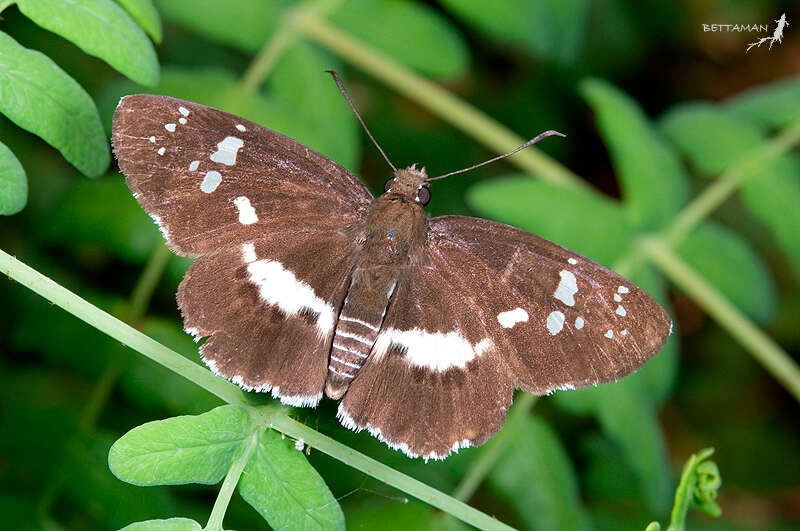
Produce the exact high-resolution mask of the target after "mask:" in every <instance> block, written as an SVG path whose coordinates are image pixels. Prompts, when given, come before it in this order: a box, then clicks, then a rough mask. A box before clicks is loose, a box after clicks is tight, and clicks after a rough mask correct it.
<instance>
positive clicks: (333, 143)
mask: <svg viewBox="0 0 800 531" xmlns="http://www.w3.org/2000/svg"><path fill="white" fill-rule="evenodd" d="M337 66H339V63H338V61H336V59H334V58H333V57H331V56H330V55H329V54H327V53H324V52H323V51H321V50H320V49H319V48H316V47H314V46H312V45H311V44H309V43H307V42H304V41H300V42H297V43H296V44H295V45H294V46H292V47H291V48H289V49H288V50H286V51H285V52H284V54H283V56H281V59H280V61H279V62H278V64H276V65H275V69H274V70H273V72H272V74H270V76H269V79H268V80H267V88H268V89H269V95H270V97H273V96H274V97H275V98H276V99H277V100H278V101H280V102H282V103H285V104H287V105H288V106H291V108H292V109H293V110H294V113H293V114H294V115H295V116H298V117H302V120H303V122H304V123H307V124H308V129H309V130H313V131H315V132H316V133H318V134H320V135H323V136H324V146H322V147H323V148H324V149H325V151H326V154H327V156H329V157H330V158H332V159H333V160H335V161H338V162H339V163H340V164H343V165H344V166H345V167H347V168H349V169H351V170H356V169H357V167H358V161H359V153H360V151H361V146H360V138H361V137H360V131H361V130H360V127H359V126H358V123H357V122H356V119H355V117H354V116H353V113H352V112H351V111H350V108H349V107H348V106H347V102H346V101H345V100H344V98H342V95H341V94H340V93H339V91H338V90H337V89H336V85H335V84H334V83H333V79H331V77H330V75H328V74H327V73H326V72H325V70H326V69H330V68H333V69H336V68H337ZM305 136H308V135H307V134H306V135H305Z"/></svg>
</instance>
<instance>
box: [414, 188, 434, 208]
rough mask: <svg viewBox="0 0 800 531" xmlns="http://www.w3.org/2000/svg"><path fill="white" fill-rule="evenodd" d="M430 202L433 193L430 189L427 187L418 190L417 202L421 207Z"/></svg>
mask: <svg viewBox="0 0 800 531" xmlns="http://www.w3.org/2000/svg"><path fill="white" fill-rule="evenodd" d="M430 200H431V191H430V189H428V187H427V186H423V187H421V188H420V189H419V190H417V202H418V203H419V204H420V205H422V206H425V205H427V204H428V201H430Z"/></svg>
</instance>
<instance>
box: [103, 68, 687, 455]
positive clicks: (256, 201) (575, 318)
mask: <svg viewBox="0 0 800 531" xmlns="http://www.w3.org/2000/svg"><path fill="white" fill-rule="evenodd" d="M337 82H338V79H337ZM340 88H341V84H340ZM342 90H343V89H342ZM345 95H346V93H345ZM348 103H349V98H348ZM351 106H352V104H351ZM354 110H355V109H354ZM356 115H358V113H356ZM359 120H360V117H359ZM362 123H363V122H362ZM367 132H368V131H367ZM551 133H552V132H548V133H545V134H543V135H540V137H541V136H546V135H548V134H551ZM370 137H371V135H370ZM540 137H537V139H534V140H532V141H531V142H529V143H527V144H526V145H529V144H531V143H533V142H535V141H536V140H538V138H540ZM113 143H114V150H115V153H116V156H117V158H118V160H119V165H120V168H121V169H122V171H123V172H124V173H125V175H126V177H127V183H128V186H129V187H130V189H131V190H132V191H133V194H134V196H135V197H136V198H137V199H138V201H139V202H140V203H141V205H142V206H143V207H144V209H145V210H146V211H147V212H148V213H149V214H150V215H151V216H152V217H153V219H154V220H155V221H156V222H157V223H158V225H159V226H160V228H161V230H162V232H163V233H164V237H165V238H166V240H167V243H168V245H169V246H170V247H171V248H172V249H173V250H174V251H175V252H176V253H178V254H180V255H183V256H190V257H194V258H197V260H196V261H195V262H194V264H193V265H192V267H191V268H190V269H189V271H188V273H187V274H186V277H185V278H184V279H183V282H181V285H180V288H179V290H178V305H179V306H180V309H181V311H182V313H183V319H184V323H185V328H186V331H187V332H189V333H191V334H192V335H193V336H194V337H195V339H197V340H200V339H201V338H207V340H206V341H205V342H204V343H203V344H202V346H201V347H200V351H201V354H202V357H203V360H204V361H205V363H206V364H207V365H208V366H209V367H210V368H211V370H212V371H214V373H216V374H218V375H220V376H222V377H224V378H227V379H229V380H231V381H233V382H235V383H237V384H238V385H239V386H241V387H242V388H244V389H247V390H253V391H262V392H271V393H272V396H274V397H276V398H280V400H281V401H282V402H283V403H285V404H290V405H293V406H312V407H313V406H316V405H317V404H318V403H319V401H320V400H321V398H322V395H323V392H324V393H325V394H326V395H327V396H329V397H330V398H333V399H341V402H340V404H339V410H338V417H339V419H340V420H341V422H342V424H343V425H344V426H346V427H348V428H350V429H354V430H362V429H367V430H369V432H370V433H372V434H373V435H375V436H376V437H378V438H380V439H381V440H383V441H385V442H386V443H387V444H388V445H389V446H391V447H392V448H397V449H401V450H403V451H404V452H405V453H406V454H408V455H409V456H412V457H417V456H422V457H424V458H426V459H427V458H436V459H440V458H444V457H446V456H447V455H448V454H449V453H450V452H451V451H456V450H458V449H459V448H464V447H468V446H473V445H479V444H482V443H484V442H485V441H486V440H487V439H488V438H489V437H491V436H492V435H493V434H494V433H496V432H497V431H498V430H499V429H500V427H501V426H502V425H503V422H504V419H505V415H506V410H507V409H508V407H509V405H510V403H511V398H512V393H513V391H514V389H515V388H521V389H524V390H526V391H529V392H531V393H535V394H546V393H550V392H552V391H553V390H555V389H572V388H576V387H584V386H587V385H596V384H598V383H601V382H608V381H613V380H617V379H619V378H621V377H622V376H625V375H626V374H629V373H630V372H632V371H633V370H635V369H637V368H638V367H640V366H641V365H642V364H644V363H645V361H647V360H648V359H649V358H650V357H651V356H653V355H654V354H656V353H657V352H658V351H659V350H660V349H661V347H662V345H663V344H664V341H665V339H666V337H667V335H668V334H669V332H670V330H671V321H670V318H669V317H668V315H667V314H666V312H665V311H664V310H663V309H662V308H661V307H660V306H659V305H658V304H657V303H656V302H655V301H654V300H653V299H652V298H651V297H650V296H649V295H648V294H647V293H646V292H644V291H643V290H641V289H639V288H638V287H636V286H635V285H633V284H631V283H630V282H629V281H627V280H626V279H624V278H622V277H620V276H619V275H617V274H615V273H614V272H612V271H609V270H608V269H606V268H605V267H603V266H601V265H599V264H596V263H594V262H592V261H591V260H588V259H587V258H584V257H583V256H581V255H579V254H576V253H574V252H572V251H569V250H568V249H565V248H563V247H561V246H559V245H556V244H554V243H552V242H550V241H547V240H545V239H542V238H540V237H538V236H535V235H533V234H529V233H527V232H524V231H522V230H519V229H516V228H513V227H509V226H506V225H502V224H499V223H495V222H492V221H487V220H484V219H477V218H470V217H463V216H442V217H436V218H432V219H428V218H427V217H426V215H425V212H424V210H423V206H424V205H425V204H426V203H427V202H428V200H429V199H430V190H429V183H430V182H431V181H432V180H433V179H432V178H428V177H427V175H426V173H425V170H424V169H417V168H416V167H415V166H411V167H408V168H405V169H395V168H394V166H392V168H393V170H394V172H393V176H392V178H391V179H390V180H389V181H388V182H387V183H386V189H385V193H384V194H383V195H381V196H379V197H377V198H375V197H373V196H372V195H371V194H370V193H369V191H368V190H367V189H366V187H365V186H364V185H363V184H362V183H361V182H359V180H358V179H357V178H356V177H355V176H353V175H352V174H351V173H349V172H348V171H347V170H345V169H344V168H343V167H341V166H339V165H338V164H336V163H335V162H333V161H331V160H329V159H327V158H325V157H324V156H322V155H320V154H319V153H317V152H315V151H313V150H311V149H309V148H307V147H306V146H303V145H302V144H299V143H297V142H295V141H293V140H291V139H289V138H287V137H285V136H283V135H280V134H278V133H275V132H274V131H270V130H269V129H265V128H263V127H261V126H259V125H257V124H255V123H252V122H249V121H247V120H244V119H242V118H239V117H237V116H234V115H232V114H228V113H225V112H222V111H219V110H216V109H212V108H209V107H205V106H202V105H198V104H196V103H191V102H188V101H184V100H179V99H174V98H169V97H165V96H150V95H135V96H128V97H125V98H123V99H122V100H121V101H120V103H119V106H118V107H117V110H116V112H115V114H114V125H113ZM526 145H525V146H526ZM525 146H521V147H520V149H521V148H522V147H525ZM379 149H380V148H379ZM381 152H382V151H381ZM382 153H383V152H382ZM384 156H385V155H384ZM493 160H494V159H493ZM387 161H388V158H387ZM487 162H489V161H487ZM390 165H391V162H390ZM453 173H457V172H453ZM448 175H449V174H448Z"/></svg>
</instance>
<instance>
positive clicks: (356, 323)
mask: <svg viewBox="0 0 800 531" xmlns="http://www.w3.org/2000/svg"><path fill="white" fill-rule="evenodd" d="M395 272H396V269H395V268H393V267H372V268H366V269H361V268H357V269H356V270H355V271H354V272H353V277H352V280H351V283H350V288H349V289H348V291H347V297H346V298H345V300H344V304H343V305H342V310H341V311H340V312H339V320H338V322H337V324H336V331H335V332H334V335H333V344H332V345H331V354H330V359H329V363H328V377H327V380H326V383H325V394H327V395H328V396H329V397H331V398H333V399H337V398H341V397H342V396H343V395H344V393H345V392H346V391H347V388H348V387H349V386H350V382H352V381H353V379H354V378H355V377H356V374H357V373H358V371H359V369H360V368H361V367H362V365H364V362H365V361H366V359H367V357H368V356H369V353H370V351H371V350H372V346H373V345H374V344H375V340H376V339H377V337H378V332H379V331H380V329H381V325H382V324H383V317H384V315H386V308H387V306H388V305H389V299H390V298H391V296H392V293H393V291H394V287H395V285H396V282H397V279H396V275H395Z"/></svg>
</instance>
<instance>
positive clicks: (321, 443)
mask: <svg viewBox="0 0 800 531" xmlns="http://www.w3.org/2000/svg"><path fill="white" fill-rule="evenodd" d="M271 426H272V427H273V428H275V429H277V430H279V431H280V432H281V433H285V434H286V435H288V436H290V437H292V438H294V439H298V438H302V439H303V440H304V441H305V442H306V443H307V444H309V445H310V446H311V447H312V448H316V449H317V450H319V451H321V452H323V453H326V454H328V455H329V456H331V457H333V458H335V459H338V460H339V461H341V462H342V463H344V464H346V465H348V466H350V467H352V468H355V469H357V470H360V471H362V472H364V473H365V474H368V475H370V476H372V477H374V478H376V479H378V480H380V481H383V482H384V483H386V484H387V485H391V486H393V487H395V488H397V489H399V490H402V491H403V492H405V493H407V494H409V495H411V496H414V497H415V498H417V499H419V500H422V501H423V502H425V503H427V504H429V505H432V506H433V507H436V508H438V509H441V510H442V511H445V512H446V513H448V514H451V515H453V516H455V517H456V518H458V519H459V520H461V521H463V522H466V523H468V524H471V525H473V526H475V527H477V528H479V529H505V530H507V529H513V528H511V527H509V526H507V525H506V524H504V523H502V522H500V521H499V520H496V519H494V518H492V517H491V516H489V515H487V514H485V513H482V512H480V511H479V510H477V509H475V508H474V507H470V506H469V505H467V504H466V503H464V502H461V501H459V500H457V499H455V498H453V497H451V496H448V495H447V494H444V493H443V492H440V491H438V490H436V489H434V488H432V487H429V486H428V485H426V484H424V483H422V482H421V481H418V480H416V479H414V478H412V477H409V476H406V475H405V474H403V473H401V472H398V471H397V470H394V469H392V468H389V467H388V466H386V465H384V464H383V463H380V462H378V461H376V460H374V459H372V458H370V457H367V456H366V455H364V454H361V453H359V452H356V451H355V450H353V449H352V448H350V447H348V446H345V445H344V444H342V443H340V442H337V441H335V440H334V439H331V438H330V437H328V436H326V435H323V434H321V433H319V432H317V431H315V430H313V429H311V428H309V427H308V426H306V425H305V424H301V423H300V422H297V421H296V420H294V419H292V418H289V417H286V416H284V415H276V416H275V418H273V419H272V423H271Z"/></svg>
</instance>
